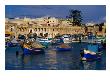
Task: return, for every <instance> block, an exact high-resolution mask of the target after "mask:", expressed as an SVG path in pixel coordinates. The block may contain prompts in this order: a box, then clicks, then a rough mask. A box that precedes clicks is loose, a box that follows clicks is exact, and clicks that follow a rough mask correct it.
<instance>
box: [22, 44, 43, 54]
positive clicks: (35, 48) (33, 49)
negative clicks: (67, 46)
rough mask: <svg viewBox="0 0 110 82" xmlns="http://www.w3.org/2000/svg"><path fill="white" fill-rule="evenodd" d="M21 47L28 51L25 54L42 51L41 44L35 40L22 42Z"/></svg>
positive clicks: (40, 52)
mask: <svg viewBox="0 0 110 82" xmlns="http://www.w3.org/2000/svg"><path fill="white" fill-rule="evenodd" d="M23 48H24V50H25V51H27V52H28V53H26V54H42V53H44V49H43V46H42V45H41V44H40V43H37V42H28V43H24V45H23Z"/></svg>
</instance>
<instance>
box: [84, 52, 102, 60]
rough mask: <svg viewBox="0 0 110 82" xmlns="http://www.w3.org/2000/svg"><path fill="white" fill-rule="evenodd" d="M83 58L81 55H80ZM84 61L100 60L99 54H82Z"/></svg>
mask: <svg viewBox="0 0 110 82" xmlns="http://www.w3.org/2000/svg"><path fill="white" fill-rule="evenodd" d="M82 58H83V57H82ZM84 58H86V60H85V61H94V60H101V55H91V54H89V53H88V54H84Z"/></svg>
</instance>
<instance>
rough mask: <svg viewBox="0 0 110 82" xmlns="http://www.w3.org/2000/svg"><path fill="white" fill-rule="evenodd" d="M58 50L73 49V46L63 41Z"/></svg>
mask: <svg viewBox="0 0 110 82" xmlns="http://www.w3.org/2000/svg"><path fill="white" fill-rule="evenodd" d="M56 50H57V51H71V50H72V48H71V47H70V46H69V45H67V44H64V43H62V44H61V45H60V46H58V47H57V48H56Z"/></svg>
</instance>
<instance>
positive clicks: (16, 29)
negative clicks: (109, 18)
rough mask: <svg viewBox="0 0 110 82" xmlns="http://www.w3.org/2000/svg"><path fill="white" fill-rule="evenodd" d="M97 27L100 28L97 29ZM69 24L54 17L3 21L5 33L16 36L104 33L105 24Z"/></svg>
mask: <svg viewBox="0 0 110 82" xmlns="http://www.w3.org/2000/svg"><path fill="white" fill-rule="evenodd" d="M99 27H100V28H102V29H101V30H99ZM86 28H87V30H86V29H85V27H84V26H71V23H70V22H69V21H66V20H64V21H59V20H58V19H56V18H48V17H47V18H46V17H44V18H39V19H34V20H31V19H27V18H25V19H13V20H6V22H5V33H7V32H8V33H9V32H11V34H12V35H14V36H15V37H16V38H17V37H18V35H19V34H22V35H25V36H27V35H28V34H29V33H30V32H31V33H36V34H37V36H41V35H42V36H44V35H45V34H46V35H47V37H48V38H53V37H55V36H56V35H57V34H61V35H62V34H71V35H74V34H83V35H84V34H85V33H87V32H92V33H93V34H97V35H103V36H104V35H105V34H106V25H105V23H104V24H102V25H92V26H90V25H88V26H86Z"/></svg>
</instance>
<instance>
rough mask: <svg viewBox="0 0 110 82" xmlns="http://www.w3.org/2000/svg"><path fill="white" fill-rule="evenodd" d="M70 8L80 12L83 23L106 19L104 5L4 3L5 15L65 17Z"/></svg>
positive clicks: (10, 16)
mask: <svg viewBox="0 0 110 82" xmlns="http://www.w3.org/2000/svg"><path fill="white" fill-rule="evenodd" d="M71 9H74V10H80V11H81V12H82V17H83V23H89V22H93V23H101V22H105V21H106V6H105V5H6V6H5V17H6V18H15V17H21V18H22V17H30V18H40V17H43V16H52V17H57V18H66V16H68V15H69V10H71Z"/></svg>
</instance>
